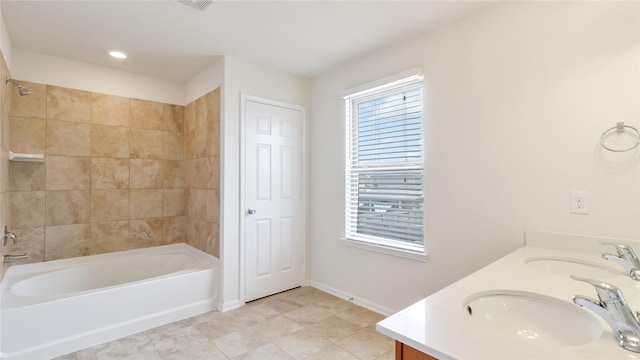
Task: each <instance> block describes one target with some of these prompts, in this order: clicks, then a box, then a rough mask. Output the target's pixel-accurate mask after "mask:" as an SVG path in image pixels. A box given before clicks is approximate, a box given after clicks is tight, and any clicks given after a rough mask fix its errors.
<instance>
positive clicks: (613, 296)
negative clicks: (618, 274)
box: [571, 275, 640, 352]
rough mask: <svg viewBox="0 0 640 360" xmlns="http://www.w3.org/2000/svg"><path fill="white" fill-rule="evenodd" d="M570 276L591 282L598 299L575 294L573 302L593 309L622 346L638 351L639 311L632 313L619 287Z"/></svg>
mask: <svg viewBox="0 0 640 360" xmlns="http://www.w3.org/2000/svg"><path fill="white" fill-rule="evenodd" d="M571 278H572V279H573V280H577V281H584V282H586V283H588V284H591V285H592V286H593V287H594V288H595V290H596V293H597V294H598V300H595V299H591V298H588V297H584V296H578V295H576V296H574V297H573V302H574V303H575V304H576V305H579V306H581V307H585V308H587V309H589V310H591V311H593V312H594V313H596V314H598V315H599V316H600V317H601V318H602V319H603V320H604V321H606V322H607V323H608V324H609V326H611V329H612V330H613V332H614V335H615V337H616V339H617V340H618V345H620V346H621V347H622V348H624V349H626V350H629V351H633V352H640V321H639V320H638V318H639V317H640V313H636V314H635V315H634V314H633V312H632V311H631V308H630V307H629V304H628V303H627V301H626V300H625V298H624V296H622V292H621V291H620V289H618V288H617V287H615V286H613V285H611V284H609V283H606V282H603V281H598V280H592V279H586V278H581V277H577V276H574V275H571Z"/></svg>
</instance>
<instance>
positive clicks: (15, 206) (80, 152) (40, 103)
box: [9, 83, 219, 262]
mask: <svg viewBox="0 0 640 360" xmlns="http://www.w3.org/2000/svg"><path fill="white" fill-rule="evenodd" d="M24 86H25V87H27V88H28V89H29V90H31V95H28V96H18V95H17V92H16V94H13V95H12V96H11V104H12V112H11V123H10V126H11V130H10V148H11V150H12V151H13V152H16V153H36V154H44V155H45V161H44V162H42V163H29V162H13V161H12V162H11V163H10V169H9V173H10V179H9V189H10V208H11V209H10V210H11V216H12V227H13V228H12V230H13V231H14V232H15V233H16V235H17V236H18V245H17V246H12V247H10V248H9V249H10V251H11V252H12V253H21V252H26V253H27V254H29V256H30V262H38V261H43V260H53V259H61V258H69V257H76V256H84V255H92V254H98V253H105V252H112V251H119V250H127V249H134V248H142V247H149V246H155V245H163V244H171V243H178V242H187V243H191V244H193V245H195V246H197V247H199V248H200V249H202V250H206V251H208V252H209V253H211V254H213V255H215V256H218V245H217V244H218V241H217V239H218V233H217V232H216V233H215V234H212V233H205V231H208V230H211V231H217V227H214V226H209V227H205V228H204V230H201V231H200V232H193V231H191V232H190V231H189V228H190V227H192V226H193V225H192V223H197V222H195V221H194V220H197V219H199V218H198V217H194V219H193V220H192V219H191V218H190V217H187V215H188V214H190V213H194V214H196V213H198V212H196V211H192V210H190V209H191V208H192V207H194V206H197V205H194V204H192V203H191V202H190V200H189V199H188V198H187V195H188V191H189V188H188V187H187V186H186V184H187V181H188V176H186V174H187V173H188V172H187V171H186V162H185V154H187V153H189V149H190V148H192V147H196V146H200V147H203V146H204V145H201V144H199V143H194V144H186V143H185V140H186V139H187V138H188V136H185V129H190V126H191V125H187V124H185V122H186V121H189V122H195V121H196V120H198V119H200V118H198V119H195V118H194V119H188V118H187V117H185V115H184V110H185V107H183V106H178V105H171V104H164V103H158V102H152V101H146V100H138V99H132V98H126V97H119V96H113V95H105V94H99V93H92V92H88V91H81V90H74V89H68V88H62V87H56V86H50V85H43V84H35V83H24ZM205 97H206V98H207V100H209V101H215V98H214V97H212V96H211V95H206V96H204V97H203V98H205ZM217 100H218V103H217V104H209V105H207V106H205V107H206V108H207V109H208V108H212V109H219V96H218V99H217ZM196 102H197V101H196ZM214 118H215V117H211V119H207V121H213V120H214ZM217 119H218V124H219V110H218V115H217ZM217 128H218V129H219V125H218V127H217ZM209 135H210V136H211V137H217V138H216V139H215V141H212V142H215V143H218V144H219V140H218V138H219V132H218V133H217V134H209ZM211 137H209V138H207V139H203V140H204V141H211ZM200 140H201V139H199V138H198V139H193V141H200ZM211 173H212V174H213V175H212V176H218V173H219V171H218V170H217V169H216V171H212V172H211ZM193 175H196V174H193ZM212 182H213V183H214V184H218V179H217V178H216V180H215V181H212ZM203 201H204V202H205V203H207V204H208V206H210V207H211V208H218V207H219V201H218V200H217V197H216V198H207V199H203ZM198 214H199V213H198ZM200 228H202V226H201V227H199V229H200ZM203 238H204V240H203ZM209 242H211V244H209Z"/></svg>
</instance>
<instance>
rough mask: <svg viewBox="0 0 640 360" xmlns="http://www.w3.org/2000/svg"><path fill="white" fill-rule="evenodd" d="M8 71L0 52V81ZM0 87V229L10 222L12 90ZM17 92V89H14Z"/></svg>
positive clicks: (3, 250) (1, 251)
mask: <svg viewBox="0 0 640 360" xmlns="http://www.w3.org/2000/svg"><path fill="white" fill-rule="evenodd" d="M9 77H10V74H9V69H8V68H7V63H6V62H5V60H4V55H3V54H2V53H1V52H0V79H6V78H9ZM4 85H5V86H2V87H0V228H1V227H2V226H3V225H4V224H8V223H9V222H10V211H9V118H10V117H9V111H10V109H9V107H10V103H11V102H10V100H9V99H10V94H11V91H10V90H13V89H12V88H11V87H10V86H8V85H9V84H4ZM16 90H17V89H16ZM8 253H9V252H8V251H7V249H6V248H5V247H4V246H0V256H4V255H6V254H8ZM4 270H5V267H4V266H1V267H0V279H2V276H3V275H4Z"/></svg>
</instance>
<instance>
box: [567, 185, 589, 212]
mask: <svg viewBox="0 0 640 360" xmlns="http://www.w3.org/2000/svg"><path fill="white" fill-rule="evenodd" d="M569 195H570V197H571V208H570V209H571V213H572V214H588V213H589V192H587V191H570V192H569Z"/></svg>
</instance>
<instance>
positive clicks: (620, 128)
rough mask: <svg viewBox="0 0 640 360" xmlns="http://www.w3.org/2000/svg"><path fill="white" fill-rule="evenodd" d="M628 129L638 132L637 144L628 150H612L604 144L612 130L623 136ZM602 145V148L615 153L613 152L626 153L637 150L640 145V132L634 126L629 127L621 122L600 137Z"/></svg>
mask: <svg viewBox="0 0 640 360" xmlns="http://www.w3.org/2000/svg"><path fill="white" fill-rule="evenodd" d="M626 129H630V130H633V131H635V132H636V137H637V140H636V143H635V144H633V145H632V146H631V147H629V148H626V149H612V148H610V147H608V146H607V145H605V144H604V138H606V137H607V136H608V135H609V133H610V132H611V131H612V130H615V131H616V132H617V133H619V134H621V133H623V132H625V131H626ZM600 144H602V147H603V148H605V149H607V150H609V151H613V152H625V151H630V150H633V149H635V148H636V147H637V146H638V145H640V131H638V129H636V128H634V127H633V126H629V125H625V124H624V123H623V122H619V123H617V124H616V126H614V127H612V128H611V129H608V130H607V131H605V132H603V133H602V136H601V137H600Z"/></svg>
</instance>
